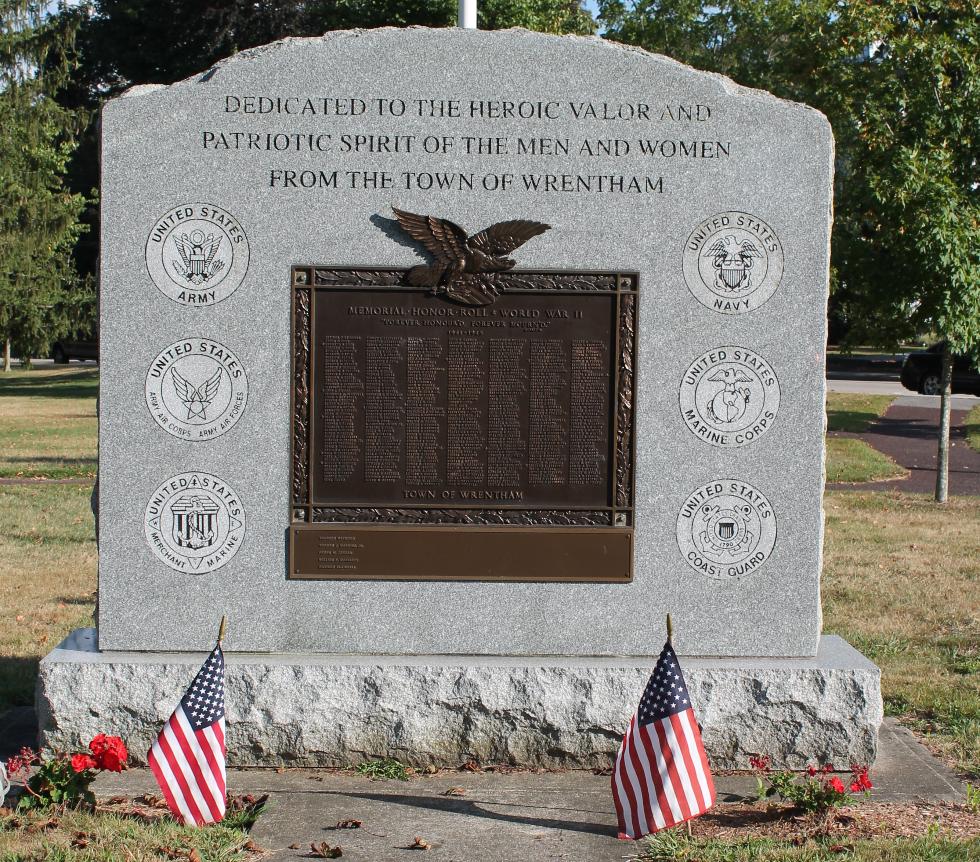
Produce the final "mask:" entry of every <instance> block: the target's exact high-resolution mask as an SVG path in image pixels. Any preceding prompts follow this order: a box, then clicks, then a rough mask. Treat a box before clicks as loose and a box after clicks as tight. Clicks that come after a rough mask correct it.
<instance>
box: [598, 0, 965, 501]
mask: <svg viewBox="0 0 980 862" xmlns="http://www.w3.org/2000/svg"><path fill="white" fill-rule="evenodd" d="M600 20H601V21H603V22H604V23H605V24H606V25H607V35H608V36H610V37H612V38H616V39H620V40H623V41H627V42H631V43H634V44H639V45H642V46H643V47H645V48H648V49H650V50H654V51H660V52H662V53H668V54H670V55H671V56H673V57H675V58H676V59H679V60H683V61H685V62H690V63H692V64H693V65H695V66H699V67H701V68H705V69H709V70H711V71H717V72H721V73H723V74H726V75H729V76H730V77H732V78H734V79H735V80H736V81H738V82H739V83H742V84H746V85H748V86H753V87H761V88H764V89H767V90H770V91H771V92H773V93H775V94H776V95H778V96H781V97H783V98H790V99H795V100H797V101H802V102H806V103H808V104H810V105H813V106H814V107H816V108H819V109H820V110H822V111H823V112H824V113H825V114H827V116H828V118H829V119H830V121H831V125H832V126H833V129H834V133H835V137H836V139H837V153H838V161H837V184H836V190H835V198H836V200H835V222H834V232H833V238H832V258H831V260H832V276H831V284H832V291H833V293H832V299H831V303H832V307H833V309H834V311H835V314H836V315H838V316H839V317H842V318H843V319H845V320H846V323H847V331H848V340H849V343H851V344H855V343H872V344H877V345H879V346H882V347H894V346H896V345H897V343H898V342H899V341H900V340H904V339H908V338H912V337H914V336H915V335H916V334H917V333H918V332H921V331H923V330H931V331H932V332H935V333H936V334H937V335H938V336H939V337H940V338H942V339H943V340H944V343H945V344H946V345H947V348H946V350H945V351H944V374H943V396H942V406H941V412H940V417H941V418H940V433H939V470H938V474H937V488H936V499H937V500H939V501H944V500H945V499H946V493H947V490H946V489H947V481H946V479H947V464H948V448H949V395H950V385H949V384H950V376H951V368H952V354H953V353H967V354H972V355H973V357H974V360H975V361H976V360H978V359H980V187H978V177H980V166H978V159H980V138H978V132H980V52H978V49H980V17H978V16H977V14H976V4H975V2H974V0H925V2H917V3H913V2H908V0H876V2H874V3H870V2H868V3H841V2H836V0H714V2H699V0H634V2H630V3H627V2H624V0H600ZM845 346H846V345H845Z"/></svg>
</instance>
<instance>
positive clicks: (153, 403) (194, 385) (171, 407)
mask: <svg viewBox="0 0 980 862" xmlns="http://www.w3.org/2000/svg"><path fill="white" fill-rule="evenodd" d="M145 393H146V406H147V407H148V408H149V409H150V415H151V416H153V419H154V420H155V421H156V423H157V425H159V426H160V427H161V428H163V430H164V431H166V432H167V433H168V434H172V435H173V436H174V437H177V438H179V439H181V440H188V441H190V442H193V443H196V442H199V441H201V440H213V439H215V438H216V437H220V436H221V435H222V434H225V433H227V432H228V431H230V430H231V429H232V428H233V427H234V425H235V423H236V422H238V420H239V419H240V418H241V417H242V414H243V413H244V412H245V404H246V402H247V401H248V378H247V377H246V376H245V369H244V367H243V366H242V363H241V362H240V361H239V359H238V357H237V356H235V354H234V353H232V352H231V350H229V349H228V348H227V347H225V346H224V345H223V344H220V343H219V342H217V341H212V340H211V339H209V338H185V339H182V340H181V341H175V342H174V343H173V344H171V345H170V346H169V347H166V348H164V349H163V350H161V351H160V352H159V353H158V354H157V355H156V358H155V359H154V360H153V362H151V363H150V370H149V371H148V372H147V374H146V386H145Z"/></svg>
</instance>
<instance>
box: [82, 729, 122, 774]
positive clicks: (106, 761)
mask: <svg viewBox="0 0 980 862" xmlns="http://www.w3.org/2000/svg"><path fill="white" fill-rule="evenodd" d="M88 747H89V749H90V750H91V752H92V754H94V755H95V759H96V760H97V761H98V766H99V769H107V770H108V771H109V772H122V771H123V767H125V766H126V758H127V757H128V756H129V752H127V751H126V745H125V743H123V741H122V740H121V739H120V738H119V737H118V736H106V735H105V734H104V733H100V734H99V735H98V736H96V737H95V739H93V740H92V741H91V742H90V743H89V744H88Z"/></svg>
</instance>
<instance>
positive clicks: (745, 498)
mask: <svg viewBox="0 0 980 862" xmlns="http://www.w3.org/2000/svg"><path fill="white" fill-rule="evenodd" d="M775 544H776V516H775V513H774V512H773V509H772V506H771V505H770V503H769V500H767V499H766V497H765V495H764V494H763V493H762V492H761V491H759V490H758V489H757V488H754V487H753V486H752V485H750V484H749V483H748V482H743V481H741V480H739V479H718V480H716V481H713V482H708V483H707V484H706V485H702V486H701V487H700V488H698V489H697V490H696V491H694V493H692V494H691V495H690V496H689V497H688V498H687V500H685V501H684V505H683V506H681V511H680V514H679V515H678V516H677V545H678V547H679V548H680V551H681V555H682V556H683V557H684V561H685V562H686V563H687V564H688V565H689V566H690V567H691V568H692V569H694V570H695V571H696V572H700V573H701V574H703V575H707V576H708V577H710V578H716V579H718V580H728V579H730V578H740V577H744V576H745V575H750V574H752V573H753V572H755V571H756V570H757V569H758V568H759V567H760V566H762V565H763V563H765V562H766V560H768V559H769V557H770V555H771V554H772V551H773V548H774V547H775Z"/></svg>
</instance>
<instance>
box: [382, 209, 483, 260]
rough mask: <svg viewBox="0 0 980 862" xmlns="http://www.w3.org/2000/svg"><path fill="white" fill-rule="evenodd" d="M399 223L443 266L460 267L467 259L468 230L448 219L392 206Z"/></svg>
mask: <svg viewBox="0 0 980 862" xmlns="http://www.w3.org/2000/svg"><path fill="white" fill-rule="evenodd" d="M392 210H394V213H395V216H396V217H397V218H398V223H399V224H400V225H401V227H402V230H403V231H405V233H407V234H408V235H409V236H410V237H411V238H412V239H414V240H416V241H417V242H420V243H422V245H424V246H425V247H426V248H427V249H428V250H429V251H430V252H431V253H432V254H433V255H434V257H435V259H436V260H437V261H438V262H439V263H441V264H442V265H443V266H447V267H449V266H451V267H459V266H462V264H463V262H464V261H465V260H466V231H465V230H463V229H462V228H461V227H460V226H459V225H458V224H453V223H452V222H451V221H449V220H448V219H440V218H435V217H434V216H424V215H416V214H415V213H410V212H405V211H404V210H400V209H398V208H396V207H392Z"/></svg>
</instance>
